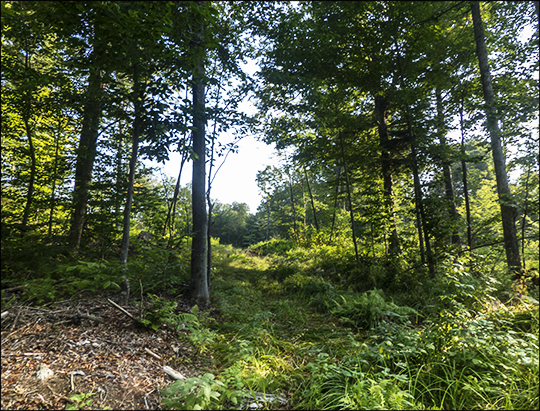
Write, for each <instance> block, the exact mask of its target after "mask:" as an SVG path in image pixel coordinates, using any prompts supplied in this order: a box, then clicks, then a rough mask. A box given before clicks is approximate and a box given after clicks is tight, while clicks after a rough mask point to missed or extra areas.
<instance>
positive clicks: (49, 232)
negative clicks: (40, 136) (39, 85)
mask: <svg viewBox="0 0 540 411" xmlns="http://www.w3.org/2000/svg"><path fill="white" fill-rule="evenodd" d="M61 129H62V123H61V122H60V119H58V130H57V133H55V149H54V168H53V175H52V177H51V179H52V187H51V211H50V212H49V224H48V226H49V227H48V230H47V237H48V238H49V240H50V239H51V238H52V225H53V218H54V209H55V207H56V180H57V178H58V175H57V174H58V153H59V151H60V133H61Z"/></svg>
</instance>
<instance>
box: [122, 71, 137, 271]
mask: <svg viewBox="0 0 540 411" xmlns="http://www.w3.org/2000/svg"><path fill="white" fill-rule="evenodd" d="M133 84H134V98H133V104H134V109H135V118H134V120H133V140H132V145H131V158H130V160H129V176H128V187H127V197H126V205H125V207H124V223H123V226H122V227H123V229H122V245H121V248H120V263H121V264H123V265H126V264H127V258H128V251H129V229H130V217H131V206H132V204H133V186H134V183H135V168H136V165H137V152H138V149H139V138H140V135H141V125H140V124H141V115H142V113H141V111H142V98H143V91H142V90H141V84H140V81H139V72H138V67H137V65H135V68H134V75H133Z"/></svg>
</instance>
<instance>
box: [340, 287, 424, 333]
mask: <svg viewBox="0 0 540 411" xmlns="http://www.w3.org/2000/svg"><path fill="white" fill-rule="evenodd" d="M340 297H341V301H336V300H333V302H334V305H335V307H334V308H333V309H331V313H332V314H333V315H335V316H338V317H340V319H341V320H342V321H343V322H344V323H346V324H349V325H351V326H353V327H354V328H359V329H369V328H372V327H375V326H377V325H378V324H379V323H380V322H381V321H382V320H385V319H386V320H392V321H402V320H406V319H407V318H408V317H409V316H411V315H418V313H417V312H416V310H414V309H413V308H410V307H405V306H398V305H396V304H394V303H392V302H387V301H386V300H385V299H384V293H383V292H382V291H381V290H377V289H375V290H370V291H367V292H365V293H362V294H360V295H353V296H348V297H345V296H343V295H341V296H340Z"/></svg>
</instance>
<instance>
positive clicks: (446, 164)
mask: <svg viewBox="0 0 540 411" xmlns="http://www.w3.org/2000/svg"><path fill="white" fill-rule="evenodd" d="M435 96H436V99H437V123H438V124H437V127H438V129H439V130H438V132H439V141H440V143H441V148H442V150H441V151H442V153H443V154H442V156H443V158H442V169H443V177H444V186H445V196H446V202H447V204H448V214H449V217H450V221H451V223H452V244H459V234H458V231H457V227H458V224H459V221H458V218H459V215H458V212H457V209H456V200H455V195H454V182H453V181H452V168H451V163H450V161H448V159H447V158H446V157H447V152H448V143H447V142H446V127H445V125H444V112H443V105H442V96H441V91H440V90H439V89H437V90H436V91H435Z"/></svg>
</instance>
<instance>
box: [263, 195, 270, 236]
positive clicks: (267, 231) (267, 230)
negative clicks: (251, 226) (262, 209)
mask: <svg viewBox="0 0 540 411" xmlns="http://www.w3.org/2000/svg"><path fill="white" fill-rule="evenodd" d="M266 205H267V207H266V213H267V216H266V235H265V240H264V241H268V234H269V233H270V199H267V200H266Z"/></svg>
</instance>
